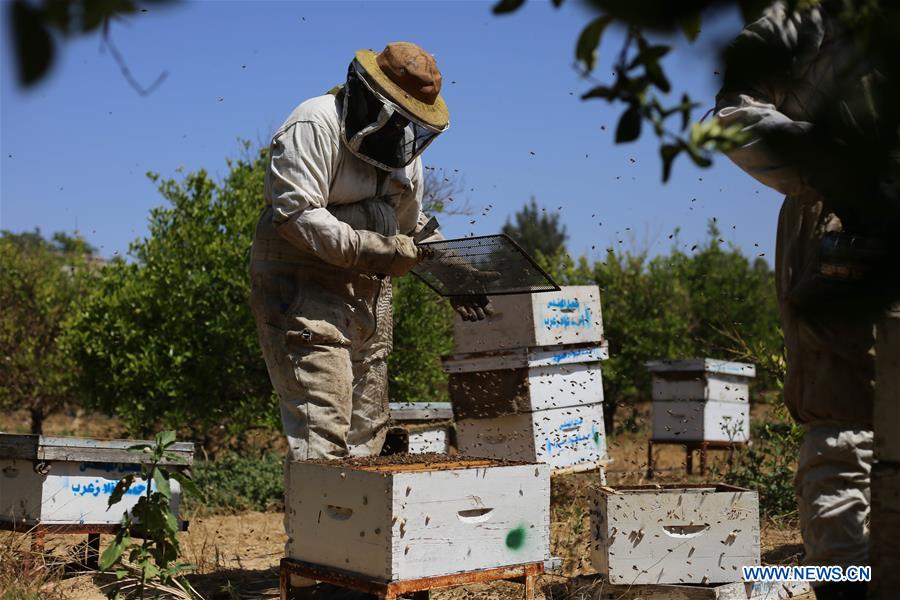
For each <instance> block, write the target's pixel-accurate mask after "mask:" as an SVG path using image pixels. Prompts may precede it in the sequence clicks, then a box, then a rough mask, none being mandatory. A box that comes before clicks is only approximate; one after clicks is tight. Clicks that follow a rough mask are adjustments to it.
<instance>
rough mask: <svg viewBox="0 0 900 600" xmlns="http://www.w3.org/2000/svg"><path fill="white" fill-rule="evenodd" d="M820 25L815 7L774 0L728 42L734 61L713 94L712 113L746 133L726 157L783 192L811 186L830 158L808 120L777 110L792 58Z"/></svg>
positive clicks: (798, 191) (795, 192) (786, 192)
mask: <svg viewBox="0 0 900 600" xmlns="http://www.w3.org/2000/svg"><path fill="white" fill-rule="evenodd" d="M821 28H822V25H821V17H820V16H819V13H818V12H816V11H807V12H804V13H790V12H789V11H788V10H787V9H786V8H785V7H784V6H783V5H782V4H781V3H777V4H775V5H773V6H772V7H770V8H769V9H768V10H766V12H765V13H764V14H763V17H762V18H760V19H759V20H758V21H756V22H754V23H751V24H750V25H748V26H747V27H746V29H744V30H743V31H742V32H741V34H740V35H739V36H738V38H737V39H736V40H735V41H734V42H733V44H732V46H731V47H730V48H729V56H731V57H738V58H737V63H736V64H734V63H733V64H732V65H731V66H732V68H731V69H729V71H728V72H726V74H725V85H724V86H723V88H722V90H721V91H720V92H719V94H718V95H717V97H716V116H717V117H718V118H719V119H720V121H721V122H722V124H723V125H726V126H727V125H733V124H739V125H742V126H743V131H744V132H746V133H749V134H750V136H751V139H750V141H748V142H746V143H745V144H744V145H743V146H741V147H740V148H738V149H736V150H733V151H731V152H729V153H728V157H729V158H730V159H731V160H732V161H734V162H735V163H736V164H737V165H738V166H739V167H740V168H741V169H743V170H744V171H746V172H747V173H748V174H750V175H751V176H752V177H754V178H755V179H757V180H758V181H760V182H761V183H763V184H765V185H767V186H769V187H772V188H775V189H776V190H778V191H779V192H782V193H784V194H787V195H796V194H800V193H803V192H804V191H805V190H808V189H810V187H815V185H816V182H815V179H816V177H815V172H816V171H817V170H819V169H821V168H823V166H824V165H823V162H826V161H828V160H829V156H827V149H823V148H822V146H821V144H818V143H816V142H814V138H815V135H814V126H813V124H812V123H809V122H807V121H795V120H793V119H791V118H790V117H788V116H787V115H785V114H784V113H782V112H780V111H779V106H780V105H781V103H782V101H783V99H784V94H785V92H786V90H785V89H783V87H784V85H783V82H785V81H786V80H788V79H789V77H790V66H791V63H792V61H791V58H792V57H796V55H797V52H798V48H799V46H800V45H801V44H802V43H804V42H808V41H809V40H810V38H815V36H816V35H817V33H818V32H819V31H821ZM780 84H781V85H780ZM820 191H821V190H820Z"/></svg>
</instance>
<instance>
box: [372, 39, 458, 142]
mask: <svg viewBox="0 0 900 600" xmlns="http://www.w3.org/2000/svg"><path fill="white" fill-rule="evenodd" d="M356 60H357V61H359V64H360V65H362V67H363V69H365V71H366V75H367V76H368V79H369V82H370V83H371V84H373V85H374V87H376V88H377V89H378V91H380V92H381V93H383V94H384V95H385V96H387V97H388V98H389V99H390V100H392V101H394V102H395V103H396V104H397V105H398V106H400V107H401V108H403V109H404V110H405V111H407V112H408V113H410V114H411V115H412V116H414V117H416V118H417V119H418V120H420V121H421V122H422V123H425V124H426V125H430V126H431V127H435V128H437V129H440V130H443V129H445V128H446V127H447V125H449V124H450V113H449V111H448V110H447V104H446V103H445V102H444V99H443V98H442V97H441V95H440V92H441V72H440V71H439V70H438V67H437V63H436V62H435V60H434V57H433V56H432V55H430V54H428V53H427V52H425V51H424V50H423V49H422V48H420V47H419V46H417V45H416V44H413V43H410V42H392V43H390V44H388V45H387V46H385V48H384V50H382V51H381V52H380V53H375V52H374V51H372V50H359V51H357V53H356Z"/></svg>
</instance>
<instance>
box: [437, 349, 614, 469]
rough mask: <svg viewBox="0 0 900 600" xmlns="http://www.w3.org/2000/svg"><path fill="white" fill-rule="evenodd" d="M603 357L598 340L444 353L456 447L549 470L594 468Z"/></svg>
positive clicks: (599, 452)
mask: <svg viewBox="0 0 900 600" xmlns="http://www.w3.org/2000/svg"><path fill="white" fill-rule="evenodd" d="M608 356H609V354H608V352H607V348H606V346H605V345H588V346H566V347H563V348H559V347H556V348H517V349H513V350H506V351H502V352H494V353H490V354H458V355H454V356H451V357H446V358H445V359H444V370H445V371H446V372H447V373H448V374H449V388H450V399H451V400H452V402H453V412H454V415H455V417H456V430H457V445H458V447H459V450H460V452H462V453H464V454H469V455H471V456H488V457H492V458H504V459H510V460H527V461H533V462H544V463H547V464H549V465H550V466H551V468H553V469H554V470H560V469H566V470H586V469H593V468H596V467H598V466H601V465H602V464H604V463H605V462H606V460H607V456H606V435H605V431H604V427H603V378H602V373H601V370H600V361H601V360H605V359H606V358H608Z"/></svg>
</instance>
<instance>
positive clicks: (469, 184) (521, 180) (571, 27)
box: [0, 0, 780, 262]
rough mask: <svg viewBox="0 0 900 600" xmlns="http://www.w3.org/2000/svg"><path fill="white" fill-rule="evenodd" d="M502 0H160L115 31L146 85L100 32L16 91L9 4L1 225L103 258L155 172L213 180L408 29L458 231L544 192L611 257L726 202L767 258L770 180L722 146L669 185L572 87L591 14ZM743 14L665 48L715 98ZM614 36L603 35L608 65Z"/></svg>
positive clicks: (136, 222) (140, 207)
mask: <svg viewBox="0 0 900 600" xmlns="http://www.w3.org/2000/svg"><path fill="white" fill-rule="evenodd" d="M490 7H491V4H490V3H488V2H475V1H472V2H425V1H419V2H366V3H363V2H328V3H325V2H322V3H320V2H224V1H219V2H211V1H210V2H195V3H188V4H181V5H175V6H172V7H167V8H159V9H157V8H151V10H150V12H148V13H146V14H141V15H138V16H135V17H134V18H132V19H130V20H128V21H127V22H124V23H116V24H114V26H113V28H112V36H113V39H114V41H115V43H116V44H117V46H118V48H119V50H120V51H121V53H122V54H123V55H124V56H125V58H126V60H127V62H128V65H129V67H130V69H131V71H132V73H133V74H134V76H135V78H136V79H137V80H138V81H141V82H143V83H145V84H149V83H150V82H151V81H153V80H154V79H155V78H156V77H157V75H159V73H160V72H162V71H167V72H168V78H167V79H166V80H165V82H164V83H163V84H162V85H161V86H160V87H159V88H158V89H157V90H156V91H155V92H154V93H153V94H152V95H150V96H149V97H140V96H138V95H137V94H136V93H135V92H134V90H132V89H131V88H130V87H129V85H128V84H127V83H126V81H125V79H124V78H123V77H122V75H121V74H120V72H119V70H118V67H117V66H116V64H115V62H114V61H113V59H112V57H111V56H110V55H109V54H108V53H105V52H101V50H100V40H99V37H98V36H96V35H95V36H91V37H88V38H81V39H78V40H76V41H74V42H69V43H66V44H65V45H64V47H63V50H62V53H61V59H60V60H58V61H57V64H56V65H55V68H54V70H53V73H52V74H51V76H50V77H49V78H47V80H46V81H44V82H43V83H42V84H40V85H39V86H38V87H37V88H35V89H32V90H27V91H25V90H22V89H20V88H19V87H18V86H17V84H16V82H15V78H14V72H13V70H12V59H11V51H10V41H9V35H8V29H7V27H8V23H6V22H5V20H4V22H3V24H2V26H3V37H4V38H5V39H4V41H3V59H2V63H0V65H2V73H0V84H2V107H0V111H2V112H0V118H2V121H0V125H2V128H0V129H2V137H0V144H2V162H0V166H2V170H0V191H2V198H0V228H2V229H9V230H13V231H23V230H31V229H33V228H35V227H40V228H41V230H42V231H43V232H44V233H50V232H53V231H57V230H66V231H72V230H74V229H76V227H77V228H78V230H80V231H81V232H82V233H83V234H84V235H85V236H86V237H87V239H88V241H89V242H91V243H92V244H94V245H95V246H98V247H99V248H100V251H101V254H103V255H104V256H112V255H113V254H114V253H124V252H125V251H126V250H127V247H128V243H129V242H130V241H131V240H133V239H135V238H137V237H140V236H142V235H145V233H146V219H147V214H148V210H149V209H150V208H151V207H153V206H156V205H159V204H161V203H162V202H163V200H162V198H161V197H160V196H159V194H158V193H157V192H156V190H155V188H154V186H153V185H152V184H151V182H149V181H148V180H147V178H146V177H145V176H144V174H145V173H146V172H147V171H155V172H158V173H160V174H162V175H163V176H166V177H168V176H175V175H177V172H176V171H177V169H179V168H183V169H185V170H194V169H199V168H201V167H203V168H206V169H207V170H209V171H210V172H212V173H213V174H218V175H219V176H221V175H222V174H223V173H224V170H225V159H226V157H233V156H236V155H238V154H239V146H238V141H237V140H238V139H248V140H251V141H253V142H261V143H263V144H265V143H267V142H268V139H269V136H270V135H271V133H272V131H273V130H274V129H275V128H276V127H277V126H278V125H279V124H280V123H281V122H282V121H283V119H284V118H285V117H286V116H287V114H288V113H289V112H290V111H291V110H292V109H293V107H294V106H295V105H296V104H298V103H299V102H300V101H302V100H304V99H306V98H308V97H311V96H315V95H319V94H321V93H323V92H324V91H326V90H327V89H329V88H330V87H331V86H332V85H334V84H336V83H339V82H340V81H341V80H342V79H343V77H344V75H345V73H346V68H347V64H348V63H349V61H350V60H351V58H352V56H353V52H354V51H355V50H357V49H358V48H373V49H376V50H378V49H381V48H382V47H383V46H384V45H385V43H386V42H388V41H392V40H408V41H414V42H417V43H419V44H421V45H422V46H424V47H425V48H426V49H427V50H429V51H430V52H432V53H433V54H434V55H435V56H436V57H437V59H438V64H439V66H440V68H441V70H442V71H443V73H444V83H445V87H444V96H445V98H446V100H447V103H448V105H449V107H450V112H451V127H450V130H449V131H448V132H447V133H446V134H444V135H443V136H441V138H439V139H438V140H437V141H436V142H435V143H434V144H433V145H432V146H431V147H430V148H429V150H428V151H426V153H425V155H424V160H425V163H426V164H428V165H432V166H435V167H442V168H444V169H448V170H451V171H453V170H458V172H459V174H460V175H461V176H462V177H463V181H464V183H465V189H466V196H467V199H468V201H469V203H470V205H471V206H472V207H473V208H475V209H476V210H477V214H476V215H475V216H474V217H453V218H445V219H443V222H444V231H445V233H446V234H447V235H449V236H452V237H456V236H461V235H465V234H468V233H473V232H474V233H477V234H486V233H495V232H497V231H499V229H500V227H501V226H502V225H503V223H504V222H505V221H506V219H507V217H508V216H510V215H512V214H513V213H514V212H515V211H516V210H517V209H519V208H520V207H521V205H522V204H523V203H524V202H525V201H527V200H528V198H529V197H530V196H532V195H534V196H535V197H536V198H537V199H538V202H539V203H540V204H541V205H543V206H545V207H547V209H548V210H557V209H559V210H560V211H561V214H562V222H563V223H564V224H565V225H566V227H567V228H568V232H569V235H570V240H569V248H570V251H571V252H572V253H573V254H576V255H578V254H584V253H587V254H589V255H591V256H593V257H601V256H602V255H603V249H604V248H606V247H607V246H609V245H614V246H619V247H623V246H624V247H638V248H641V247H647V248H649V249H650V250H651V252H654V253H655V252H665V251H667V250H668V248H669V246H670V245H671V243H672V242H671V241H670V240H669V239H668V235H669V233H671V232H672V230H673V229H674V228H675V227H680V228H681V235H680V239H681V242H682V243H683V244H684V245H685V246H686V248H685V249H686V250H689V249H690V247H691V245H693V244H694V243H695V242H697V241H700V240H703V239H705V237H706V224H707V221H708V219H709V218H710V217H717V219H718V221H719V223H720V225H721V228H722V230H723V234H724V235H723V237H724V238H725V239H726V240H728V241H734V242H735V243H737V244H738V245H739V246H741V247H742V248H743V249H744V250H745V251H746V252H747V253H748V254H750V255H752V256H756V255H758V254H760V253H765V255H766V258H767V259H768V260H769V261H770V262H771V258H772V252H773V248H774V240H775V225H776V217H777V212H778V207H779V204H780V198H779V196H778V195H777V193H775V192H773V191H771V190H768V189H766V188H764V187H762V186H760V185H758V184H756V183H755V182H753V181H752V180H751V179H750V178H749V177H747V176H746V175H744V174H743V173H741V172H740V171H739V170H738V169H736V168H735V167H734V166H733V165H731V164H730V163H729V162H728V161H727V160H726V159H724V158H720V159H719V160H718V161H717V162H716V164H715V166H714V167H713V168H711V169H705V170H700V169H696V168H694V167H693V166H692V165H691V164H689V161H687V159H686V158H684V157H680V158H679V159H678V161H677V162H676V164H675V173H674V176H673V178H672V180H671V181H670V182H669V183H668V184H667V185H663V184H662V183H661V181H660V163H659V158H658V153H657V143H656V140H655V138H653V137H652V136H650V135H647V134H645V135H644V136H643V137H642V139H641V140H640V141H639V142H638V143H635V144H628V145H614V144H613V141H612V137H613V132H614V130H615V124H616V120H617V117H618V113H619V112H621V109H620V108H618V107H616V108H610V107H609V106H608V105H606V103H605V102H602V101H591V102H584V101H581V100H580V99H579V98H578V96H579V94H580V93H581V92H583V91H585V90H587V89H588V88H589V87H590V84H589V83H588V82H586V81H584V80H581V79H580V78H579V76H578V74H577V73H576V71H575V69H574V68H573V66H572V65H573V48H574V44H575V40H576V38H577V35H578V32H579V31H580V29H581V27H582V26H583V25H584V24H585V23H586V22H587V20H588V19H589V15H588V14H587V13H585V12H583V11H582V9H581V8H580V7H579V6H577V5H575V4H574V3H573V2H572V0H569V2H568V4H567V5H566V6H564V7H563V8H562V9H561V10H555V9H554V8H553V7H552V6H551V5H550V4H549V2H540V1H536V0H530V1H529V2H528V3H527V4H526V6H525V8H524V9H523V10H520V11H519V12H517V13H515V14H513V15H511V16H505V17H495V16H493V15H492V14H491V12H490ZM3 8H4V9H5V8H6V7H5V6H4V7H3ZM2 12H3V14H4V19H5V12H6V11H5V10H4V11H2ZM739 28H740V22H739V20H738V17H737V16H736V15H726V16H725V17H724V19H723V20H721V21H719V22H718V25H717V26H716V27H715V29H714V31H708V32H704V34H703V35H702V36H701V40H700V42H698V45H697V47H692V48H691V49H690V51H689V52H688V53H686V54H684V55H682V56H671V57H669V58H667V59H666V60H665V63H664V64H665V66H666V68H667V69H668V70H669V73H670V75H671V79H672V80H673V82H675V92H678V93H680V92H681V91H682V90H688V91H690V93H691V94H692V96H694V97H695V98H696V99H697V100H699V101H701V102H703V103H704V104H705V105H707V106H711V105H712V103H713V97H714V95H715V91H716V89H717V86H718V81H719V79H720V78H719V77H717V76H716V75H715V74H714V70H715V69H716V61H715V56H714V55H713V54H712V53H711V52H710V51H709V47H708V46H709V43H710V42H711V41H713V40H714V39H724V38H727V37H730V36H731V35H733V34H734V33H736V32H737V31H738V30H739ZM617 39H619V38H618V34H617V32H612V33H611V34H608V37H607V38H606V40H605V44H604V46H603V49H604V50H605V52H603V53H602V54H601V64H604V62H605V63H608V62H609V61H610V55H611V54H612V53H613V51H614V48H616V47H617V42H616V40H617ZM679 43H681V42H679ZM603 72H604V70H602V69H601V70H600V71H598V76H600V77H602V76H603V75H602V73H603ZM605 72H608V69H606V71H605ZM700 112H702V111H700ZM697 116H699V113H698V114H697ZM604 127H605V130H604ZM532 153H533V154H532ZM260 202H262V190H260ZM488 206H490V207H491V208H490V210H487V211H486V214H482V213H483V212H485V209H486V208H487V207H488ZM559 207H561V208H559ZM472 220H475V223H471V222H470V221H472ZM755 244H758V247H757V246H755Z"/></svg>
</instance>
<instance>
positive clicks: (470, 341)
mask: <svg viewBox="0 0 900 600" xmlns="http://www.w3.org/2000/svg"><path fill="white" fill-rule="evenodd" d="M491 306H492V308H493V310H494V313H493V315H491V316H489V317H488V318H486V319H484V320H483V321H475V322H470V321H463V320H462V318H460V317H459V316H456V317H455V318H454V320H453V339H454V344H455V345H454V350H453V351H454V352H455V353H463V354H465V353H472V352H492V351H495V350H507V349H511V348H528V347H534V346H558V345H561V344H589V343H593V344H598V343H600V342H601V340H602V339H603V319H602V316H601V314H600V288H598V287H597V286H595V285H580V286H566V287H563V288H562V289H561V290H560V291H558V292H543V293H538V294H517V295H510V296H492V297H491Z"/></svg>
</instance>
